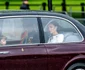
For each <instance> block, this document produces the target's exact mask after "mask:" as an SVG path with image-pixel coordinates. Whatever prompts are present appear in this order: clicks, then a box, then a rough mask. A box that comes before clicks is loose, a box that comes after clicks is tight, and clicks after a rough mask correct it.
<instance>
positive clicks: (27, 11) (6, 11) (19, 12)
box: [0, 10, 64, 16]
mask: <svg viewBox="0 0 85 70" xmlns="http://www.w3.org/2000/svg"><path fill="white" fill-rule="evenodd" d="M22 14H23V15H25V14H30V15H33V14H36V15H38V14H39V15H42V14H43V15H56V14H64V12H54V11H31V10H17V11H15V10H4V11H0V16H1V15H3V16H6V15H22Z"/></svg>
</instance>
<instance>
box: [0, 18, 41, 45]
mask: <svg viewBox="0 0 85 70" xmlns="http://www.w3.org/2000/svg"><path fill="white" fill-rule="evenodd" d="M3 37H4V38H5V39H6V44H5V45H14V44H29V43H40V40H39V31H38V23H37V18H29V17H22V18H3V19H0V41H1V40H2V39H3ZM35 37H36V38H35ZM0 44H1V45H3V44H2V43H0Z"/></svg>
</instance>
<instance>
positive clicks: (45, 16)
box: [0, 15, 84, 47]
mask: <svg viewBox="0 0 85 70" xmlns="http://www.w3.org/2000/svg"><path fill="white" fill-rule="evenodd" d="M23 17H30V18H33V17H34V18H36V17H44V18H57V19H63V20H65V21H67V22H69V23H71V24H72V25H73V26H74V27H75V28H76V30H77V31H78V32H79V34H80V36H81V37H82V40H81V41H78V42H82V41H84V37H83V35H82V33H81V32H80V30H79V29H78V28H77V27H76V25H74V24H73V23H72V22H71V21H69V20H68V19H65V18H63V17H59V16H50V15H18V16H16V15H15V16H1V17H0V19H2V18H23ZM63 43H64V42H63ZM63 43H54V44H63ZM67 43H72V42H67ZM73 43H77V41H76V42H73ZM38 44H53V43H31V44H30V43H28V44H14V45H4V46H17V45H38ZM0 47H1V46H0Z"/></svg>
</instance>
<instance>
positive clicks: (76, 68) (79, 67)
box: [67, 63, 85, 70]
mask: <svg viewBox="0 0 85 70" xmlns="http://www.w3.org/2000/svg"><path fill="white" fill-rule="evenodd" d="M67 70H85V63H75V64H72V65H71V66H70V67H69V68H68V69H67Z"/></svg>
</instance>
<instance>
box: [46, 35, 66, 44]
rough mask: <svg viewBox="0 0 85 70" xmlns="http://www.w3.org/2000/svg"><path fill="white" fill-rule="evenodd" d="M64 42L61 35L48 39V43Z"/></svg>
mask: <svg viewBox="0 0 85 70" xmlns="http://www.w3.org/2000/svg"><path fill="white" fill-rule="evenodd" d="M63 40H64V35H63V34H57V35H55V36H52V37H50V38H49V40H48V43H62V42H63Z"/></svg>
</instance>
